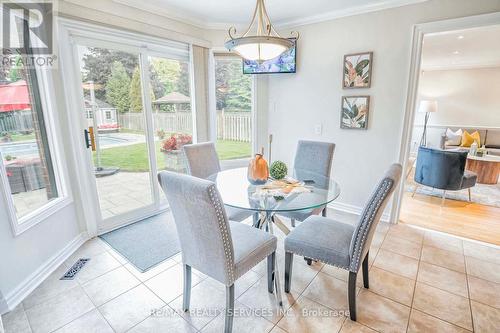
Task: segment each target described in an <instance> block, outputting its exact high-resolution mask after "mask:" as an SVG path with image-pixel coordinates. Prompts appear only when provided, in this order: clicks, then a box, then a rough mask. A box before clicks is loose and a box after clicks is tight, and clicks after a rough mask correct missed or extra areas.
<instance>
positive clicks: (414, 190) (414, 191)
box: [411, 184, 418, 198]
mask: <svg viewBox="0 0 500 333" xmlns="http://www.w3.org/2000/svg"><path fill="white" fill-rule="evenodd" d="M417 190H418V184H415V188H414V189H413V193H412V194H411V197H412V198H413V197H414V196H415V193H417Z"/></svg>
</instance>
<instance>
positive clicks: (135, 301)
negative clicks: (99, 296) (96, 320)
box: [99, 285, 165, 332]
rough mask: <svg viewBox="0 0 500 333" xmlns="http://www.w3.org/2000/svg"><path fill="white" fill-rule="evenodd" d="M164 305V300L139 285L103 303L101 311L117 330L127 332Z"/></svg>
mask: <svg viewBox="0 0 500 333" xmlns="http://www.w3.org/2000/svg"><path fill="white" fill-rule="evenodd" d="M163 306H165V303H164V302H163V301H162V300H160V299H159V298H158V297H157V296H156V295H155V294H153V293H152V292H151V291H150V290H149V289H148V288H146V287H145V286H144V285H139V286H137V287H135V288H134V289H131V290H129V291H127V292H126V293H124V294H121V295H120V296H118V297H116V298H115V299H113V300H111V301H109V302H108V303H106V304H104V305H102V306H101V307H99V311H100V312H101V313H102V315H103V316H104V318H105V319H106V321H107V322H108V323H109V324H110V325H111V327H112V328H113V329H114V330H115V331H116V332H125V331H126V330H128V329H130V328H131V327H133V326H135V325H136V324H138V323H139V322H141V321H142V320H144V319H146V318H147V317H148V316H149V315H151V313H152V311H155V310H156V309H160V308H162V307H163Z"/></svg>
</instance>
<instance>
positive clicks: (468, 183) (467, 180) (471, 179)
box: [461, 170, 477, 189]
mask: <svg viewBox="0 0 500 333" xmlns="http://www.w3.org/2000/svg"><path fill="white" fill-rule="evenodd" d="M476 181H477V175H476V174H475V173H474V172H471V171H467V170H465V172H464V177H463V178H462V186H461V187H462V188H463V189H464V188H469V187H474V186H475V185H476Z"/></svg>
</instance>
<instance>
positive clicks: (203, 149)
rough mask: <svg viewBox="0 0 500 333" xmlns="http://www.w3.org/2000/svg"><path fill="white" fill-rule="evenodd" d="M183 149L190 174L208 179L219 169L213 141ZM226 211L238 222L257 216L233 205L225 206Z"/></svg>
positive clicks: (232, 219)
mask: <svg viewBox="0 0 500 333" xmlns="http://www.w3.org/2000/svg"><path fill="white" fill-rule="evenodd" d="M183 150H184V154H185V155H186V162H187V168H188V172H189V174H190V175H191V176H194V177H198V178H203V179H209V178H210V176H212V175H215V174H216V173H218V172H219V171H221V167H220V161H219V156H218V155H217V150H216V149H215V145H214V143H213V142H204V143H196V144H189V145H185V146H184V147H183ZM226 213H227V216H228V217H229V219H230V220H231V221H238V222H240V221H243V220H245V219H247V218H248V217H250V216H252V215H253V218H254V220H255V219H256V218H258V216H255V213H253V212H250V211H247V210H243V209H238V208H233V207H226ZM254 222H255V221H254Z"/></svg>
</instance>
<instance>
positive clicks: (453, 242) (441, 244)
mask: <svg viewBox="0 0 500 333" xmlns="http://www.w3.org/2000/svg"><path fill="white" fill-rule="evenodd" d="M424 245H425V246H432V247H435V248H439V249H441V250H446V251H450V252H454V253H457V254H463V253H464V248H463V242H462V240H461V239H460V238H456V237H453V236H448V235H443V234H439V233H436V232H433V231H426V232H425V236H424Z"/></svg>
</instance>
